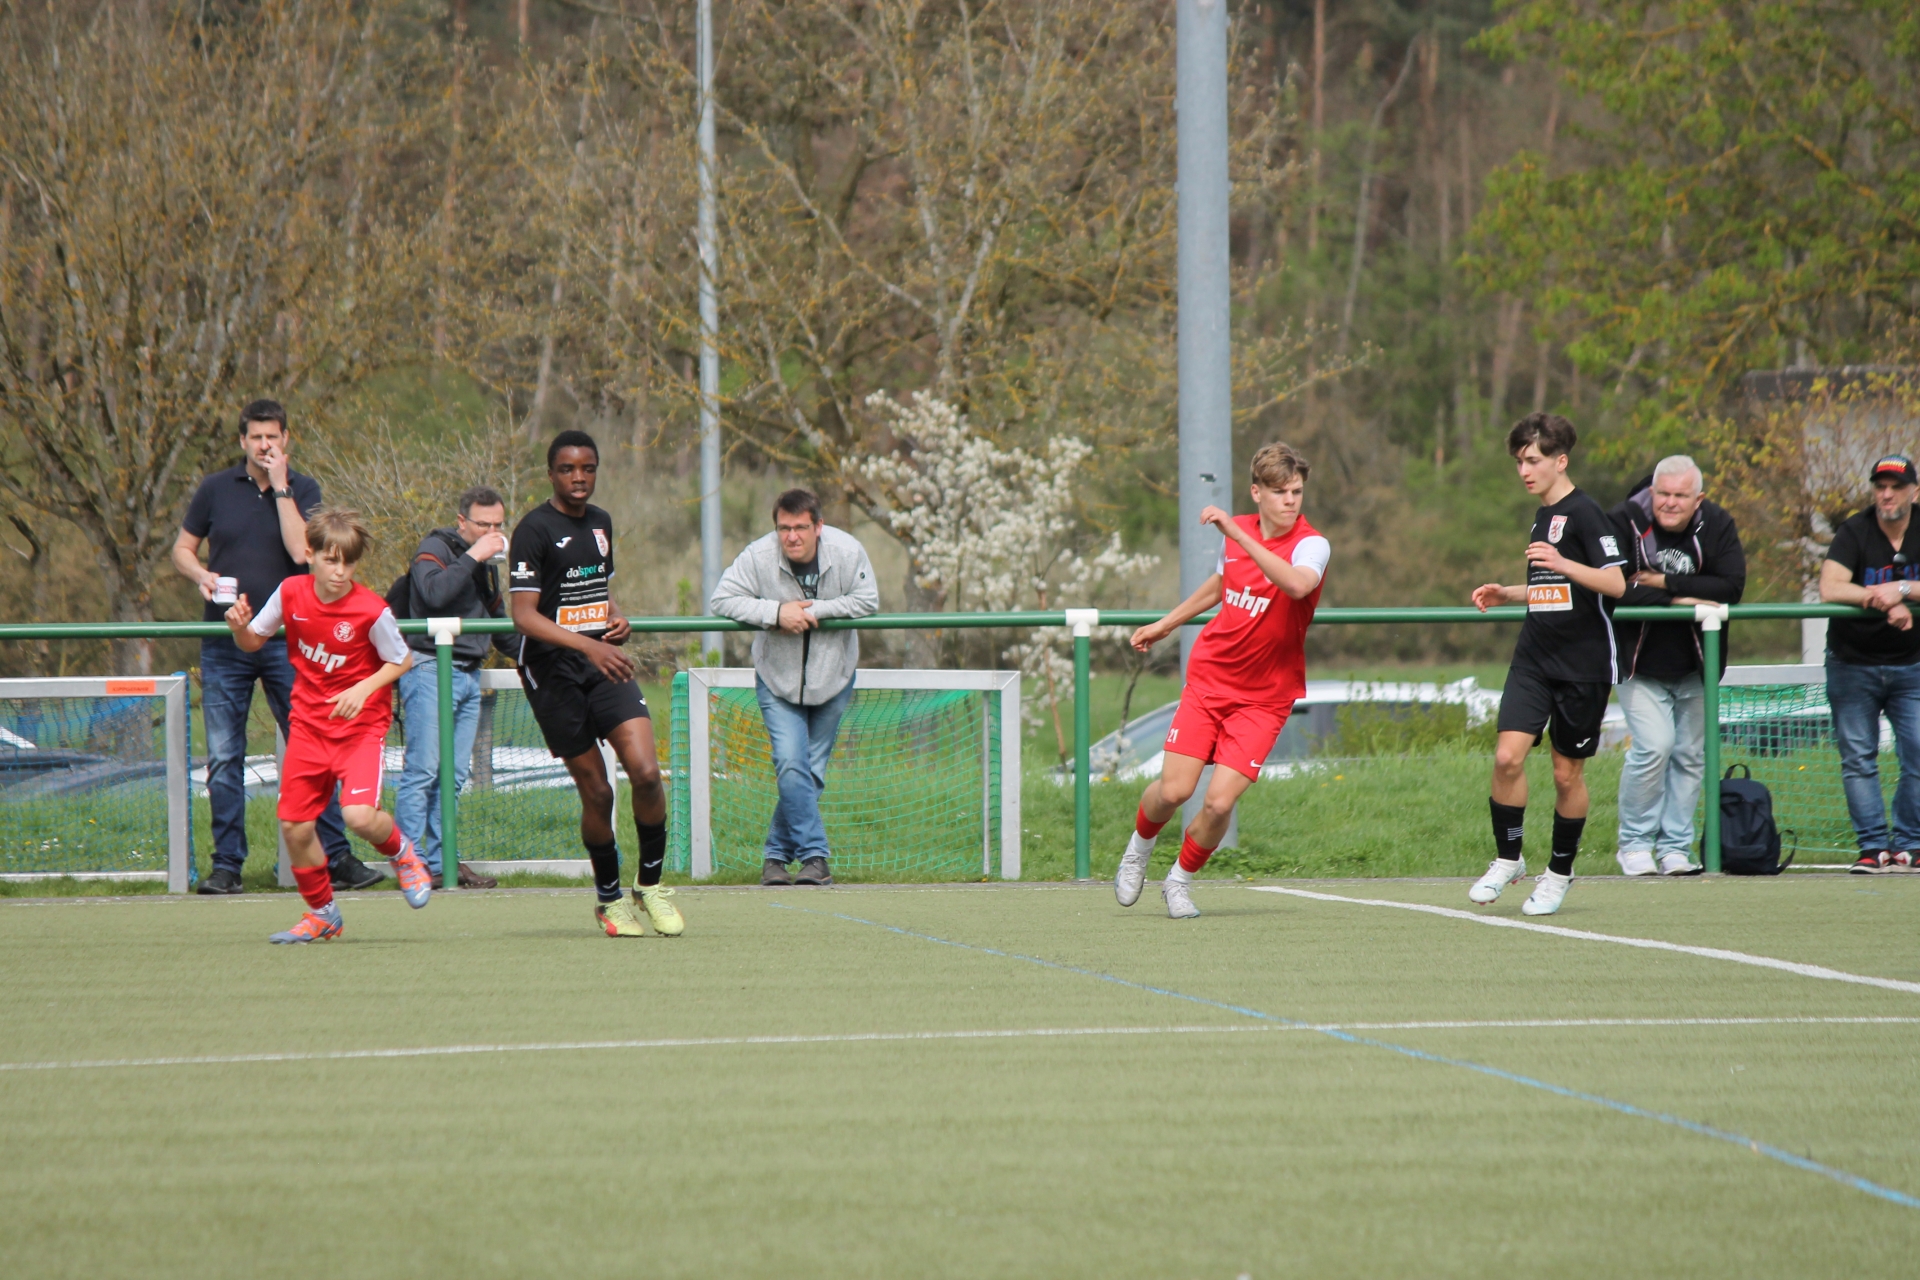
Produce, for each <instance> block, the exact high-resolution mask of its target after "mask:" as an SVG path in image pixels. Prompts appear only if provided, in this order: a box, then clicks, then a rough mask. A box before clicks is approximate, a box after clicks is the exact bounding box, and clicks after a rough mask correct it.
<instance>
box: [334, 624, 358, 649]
mask: <svg viewBox="0 0 1920 1280" xmlns="http://www.w3.org/2000/svg"><path fill="white" fill-rule="evenodd" d="M333 638H334V639H335V640H338V641H339V642H340V643H341V644H349V643H351V642H352V640H353V624H352V623H351V622H336V623H334V624H333Z"/></svg>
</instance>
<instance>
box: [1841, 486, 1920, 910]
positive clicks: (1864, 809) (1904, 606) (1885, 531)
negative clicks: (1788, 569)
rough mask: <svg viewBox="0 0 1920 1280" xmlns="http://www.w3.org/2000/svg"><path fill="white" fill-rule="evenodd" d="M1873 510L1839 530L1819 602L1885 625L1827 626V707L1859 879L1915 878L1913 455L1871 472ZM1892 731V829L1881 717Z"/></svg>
mask: <svg viewBox="0 0 1920 1280" xmlns="http://www.w3.org/2000/svg"><path fill="white" fill-rule="evenodd" d="M1869 479H1871V481H1872V483H1873V505H1872V506H1870V507H1868V508H1867V509H1866V510H1865V511H1860V512H1856V513H1855V514H1854V515H1852V516H1849V517H1848V518H1847V519H1846V520H1844V521H1842V522H1841V524H1840V527H1839V528H1838V529H1835V530H1834V531H1833V542H1832V543H1831V544H1829V545H1828V547H1827V558H1826V559H1825V560H1824V561H1822V562H1821V565H1820V599H1821V600H1823V601H1825V602H1826V603H1828V604H1851V605H1862V606H1865V607H1866V608H1868V609H1876V610H1878V611H1879V612H1881V613H1884V614H1885V615H1886V617H1884V618H1835V619H1833V620H1832V621H1831V622H1829V623H1828V624H1827V705H1828V706H1829V707H1830V708H1832V711H1833V737H1834V743H1835V745H1836V746H1838V747H1839V748H1840V786H1841V789H1842V790H1844V791H1845V792H1846V796H1847V816H1848V817H1850V818H1852V819H1853V833H1854V836H1855V838H1856V839H1858V841H1859V843H1860V858H1859V860H1858V861H1857V862H1855V863H1854V864H1853V871H1854V873H1855V874H1858V875H1874V874H1876V873H1878V872H1882V871H1911V870H1913V869H1914V865H1915V862H1916V861H1917V860H1920V628H1916V627H1915V626H1914V625H1913V610H1914V609H1915V608H1920V586H1916V583H1920V536H1915V531H1914V528H1913V500H1914V497H1915V496H1916V495H1917V494H1920V474H1916V473H1915V471H1914V467H1913V460H1912V459H1910V458H1908V457H1907V456H1906V455H1905V454H1900V453H1890V454H1888V455H1887V456H1886V457H1884V458H1881V459H1879V460H1878V461H1876V462H1875V463H1874V464H1873V470H1872V471H1871V472H1870V473H1869ZM1881 716H1885V717H1886V718H1887V723H1888V724H1889V725H1891V726H1892V727H1893V747H1894V752H1895V753H1896V755H1897V756H1898V757H1899V760H1900V782H1899V785H1898V786H1897V787H1895V788H1894V793H1893V827H1892V830H1891V831H1889V830H1888V827H1887V808H1886V801H1885V800H1884V799H1883V798H1882V796H1881V793H1880V717H1881Z"/></svg>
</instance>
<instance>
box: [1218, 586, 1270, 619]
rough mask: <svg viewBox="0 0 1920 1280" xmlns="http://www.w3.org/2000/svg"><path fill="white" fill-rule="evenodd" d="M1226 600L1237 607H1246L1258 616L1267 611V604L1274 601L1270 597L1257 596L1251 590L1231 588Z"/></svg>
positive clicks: (1249, 611)
mask: <svg viewBox="0 0 1920 1280" xmlns="http://www.w3.org/2000/svg"><path fill="white" fill-rule="evenodd" d="M1226 601H1227V603H1228V604H1230V605H1233V606H1235V607H1236V608H1240V609H1245V610H1246V611H1247V612H1248V613H1250V614H1252V615H1253V616H1254V617H1256V618H1257V617H1259V616H1260V615H1261V614H1263V613H1265V612H1266V611H1267V606H1268V605H1270V604H1272V603H1273V600H1272V599H1271V598H1270V597H1267V596H1257V595H1255V594H1253V592H1251V591H1235V590H1233V589H1231V588H1229V589H1228V590H1227V594H1226Z"/></svg>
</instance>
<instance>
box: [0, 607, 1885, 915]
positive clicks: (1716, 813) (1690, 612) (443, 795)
mask: <svg viewBox="0 0 1920 1280" xmlns="http://www.w3.org/2000/svg"><path fill="white" fill-rule="evenodd" d="M1526 615H1527V611H1526V609H1525V608H1524V607H1522V606H1520V605H1505V606H1502V607H1500V608H1495V609H1488V610H1487V611H1485V612H1484V613H1483V612H1481V611H1480V610H1479V609H1476V608H1473V607H1471V606H1468V607H1462V608H1447V607H1440V608H1399V609H1340V608H1326V609H1321V610H1319V611H1317V612H1316V613H1315V614H1314V618H1313V620H1314V623H1315V625H1317V626H1355V625H1360V626H1364V625H1376V626H1377V625H1388V624H1414V625H1421V624H1424V625H1434V624H1440V623H1458V622H1519V621H1522V620H1523V619H1524V618H1525V617H1526ZM1163 616H1165V615H1164V612H1163V611H1161V610H1157V609H1112V610H1094V609H1054V610H1026V611H1021V612H1011V613H941V614H926V613H876V614H872V615H870V616H868V617H865V618H829V619H826V620H825V621H823V622H821V623H820V626H821V628H822V629H823V630H827V631H849V630H850V631H948V630H958V629H965V628H1016V629H1017V628H1027V627H1070V628H1072V630H1073V633H1074V635H1073V873H1074V875H1075V876H1076V877H1078V878H1079V879H1082V880H1085V879H1087V878H1089V877H1090V876H1091V875H1092V851H1093V845H1092V811H1093V769H1092V754H1093V742H1092V719H1091V715H1090V713H1089V708H1088V702H1089V701H1090V691H1089V687H1088V686H1089V681H1090V679H1091V676H1092V667H1091V658H1092V630H1093V628H1094V627H1096V626H1136V627H1137V626H1144V625H1146V624H1147V623H1149V622H1157V621H1159V620H1160V618H1162V617H1163ZM1212 616H1213V615H1212V614H1211V613H1207V614H1202V615H1201V616H1199V617H1197V618H1195V619H1194V620H1193V621H1192V622H1191V623H1189V624H1188V625H1189V626H1196V627H1197V626H1200V625H1201V624H1202V623H1204V622H1206V621H1207V620H1208V619H1209V618H1211V617H1212ZM1614 616H1615V617H1616V618H1620V619H1622V620H1623V621H1627V622H1693V621H1698V622H1700V624H1701V627H1702V631H1703V636H1704V641H1705V643H1704V645H1703V648H1704V658H1705V661H1704V664H1703V665H1704V666H1705V668H1706V673H1705V682H1704V683H1705V686H1706V707H1705V712H1706V722H1707V734H1706V744H1705V745H1706V775H1707V776H1706V795H1705V800H1706V805H1705V809H1706V813H1705V815H1704V823H1703V827H1702V832H1701V834H1702V837H1703V844H1704V846H1705V852H1704V862H1705V865H1706V869H1707V871H1708V872H1710V873H1715V872H1718V871H1719V870H1720V646H1721V628H1722V626H1723V625H1724V624H1725V623H1726V622H1727V621H1729V620H1731V621H1758V620H1761V619H1793V618H1860V617H1878V616H1879V615H1878V614H1876V613H1874V612H1872V611H1871V610H1867V609H1857V608H1854V607H1852V606H1850V605H1829V604H1740V605H1732V606H1704V607H1702V608H1701V609H1699V610H1696V609H1694V608H1692V607H1689V606H1684V605H1678V606H1667V607H1659V608H1640V607H1623V608H1619V609H1616V610H1614ZM629 621H630V622H631V624H632V627H633V630H634V631H635V632H636V633H638V634H643V635H662V634H683V633H684V634H691V633H698V632H710V631H757V630H759V628H757V627H750V626H747V625H745V624H744V623H739V622H735V621H733V620H732V619H731V618H711V617H709V618H687V617H676V618H633V619H630V620H629ZM446 624H455V625H452V626H449V625H446ZM513 629H514V628H513V623H512V622H511V621H510V620H509V619H506V618H458V619H445V618H418V619H413V620H411V621H406V622H402V623H401V624H400V630H401V631H402V632H403V633H406V634H408V635H432V636H433V637H434V640H435V657H436V663H435V665H436V668H437V675H438V676H439V702H440V776H441V778H443V779H444V778H452V777H454V776H455V774H456V770H455V767H454V766H455V761H454V750H453V640H454V637H455V636H456V635H458V634H460V633H461V632H473V633H476V634H483V635H496V634H507V633H510V632H512V631H513ZM226 634H228V632H227V626H226V624H225V623H224V622H56V623H0V640H113V639H138V640H168V639H194V638H198V637H204V636H224V635H226ZM457 810H458V805H457V801H456V798H455V796H454V793H453V788H452V787H451V786H442V787H441V788H440V830H441V833H442V835H441V841H442V844H441V854H440V856H441V877H442V882H443V884H444V886H445V887H446V888H449V889H451V888H453V887H454V886H455V884H457V883H458V880H457V876H458V865H457V864H458V857H459V855H458V848H459V831H458V811H457Z"/></svg>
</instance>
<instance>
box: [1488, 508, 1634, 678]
mask: <svg viewBox="0 0 1920 1280" xmlns="http://www.w3.org/2000/svg"><path fill="white" fill-rule="evenodd" d="M1528 541H1529V542H1547V543H1551V544H1553V546H1554V547H1556V548H1558V549H1559V552H1560V554H1561V555H1563V556H1565V557H1566V558H1567V559H1569V560H1571V561H1573V562H1574V563H1575V564H1584V565H1589V566H1591V567H1593V568H1596V569H1604V568H1606V567H1607V566H1608V565H1624V564H1626V562H1627V557H1626V556H1625V555H1624V554H1622V549H1621V545H1620V534H1619V532H1618V531H1617V530H1616V529H1615V528H1614V527H1613V522H1612V521H1610V520H1608V519H1607V516H1606V513H1605V512H1603V511H1602V510H1600V504H1599V503H1597V502H1595V501H1594V500H1593V499H1592V498H1589V497H1588V496H1587V495H1586V494H1584V493H1582V492H1581V491H1580V490H1578V489H1575V490H1574V491H1573V492H1572V493H1569V494H1568V495H1567V496H1566V497H1564V498H1562V499H1560V501H1558V502H1556V503H1554V504H1553V505H1552V506H1550V507H1541V508H1540V510H1539V513H1538V514H1536V515H1535V516H1534V518H1533V534H1532V536H1531V537H1530V538H1528ZM1612 604H1613V601H1612V599H1611V598H1610V597H1606V596H1602V595H1601V594H1600V593H1599V592H1597V591H1589V590H1587V589H1586V588H1585V587H1583V586H1580V585H1579V584H1578V583H1576V582H1574V581H1573V580H1572V579H1570V578H1568V577H1567V575H1566V574H1564V573H1555V572H1553V571H1552V570H1551V569H1547V568H1545V567H1543V566H1541V565H1537V564H1533V563H1531V562H1529V563H1528V565H1527V620H1526V622H1525V623H1523V624H1522V625H1521V627H1520V641H1519V643H1518V644H1516V645H1514V647H1513V660H1514V662H1515V664H1519V663H1522V662H1524V663H1526V664H1527V665H1529V666H1531V667H1533V668H1535V669H1536V670H1538V671H1540V672H1541V673H1542V674H1544V675H1545V676H1546V677H1547V678H1548V679H1550V680H1575V681H1581V682H1587V683H1593V684H1612V683H1613V682H1614V681H1615V680H1617V679H1618V678H1619V673H1618V670H1617V664H1616V661H1615V655H1614V647H1613V623H1612V621H1611V617H1612Z"/></svg>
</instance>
